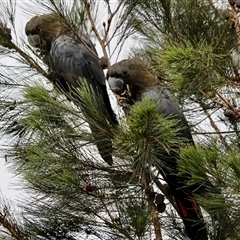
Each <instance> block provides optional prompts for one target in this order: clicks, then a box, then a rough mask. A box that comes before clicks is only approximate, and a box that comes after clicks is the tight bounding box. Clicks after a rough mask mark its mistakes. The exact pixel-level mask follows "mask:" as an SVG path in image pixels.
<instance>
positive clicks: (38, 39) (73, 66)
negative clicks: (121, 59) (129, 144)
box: [25, 13, 117, 165]
mask: <svg viewBox="0 0 240 240" xmlns="http://www.w3.org/2000/svg"><path fill="white" fill-rule="evenodd" d="M71 26H72V29H74V30H75V32H74V31H72V29H71V30H69V27H67V23H66V22H64V20H62V19H60V18H59V16H58V15H56V14H54V13H52V14H44V15H40V16H35V17H33V18H32V19H31V20H30V21H29V22H28V23H27V24H26V27H25V32H26V35H27V36H28V41H29V44H30V45H31V46H33V47H35V48H38V49H39V50H40V52H41V54H42V55H43V60H44V62H45V63H47V64H48V66H49V68H50V69H51V71H52V72H53V74H51V76H52V78H53V79H52V81H53V83H54V85H55V86H56V87H57V88H58V89H60V90H61V91H62V92H64V93H65V94H66V95H67V96H70V95H72V96H73V98H71V99H74V98H75V99H77V101H76V102H78V103H79V104H80V107H82V108H84V107H86V106H85V105H84V103H82V104H81V99H79V96H78V94H77V91H75V89H76V88H77V87H79V78H85V79H86V81H87V83H88V84H90V86H91V87H92V88H93V90H94V91H95V92H96V93H98V96H101V97H102V100H103V103H104V104H105V108H106V109H107V112H108V114H109V118H108V119H109V122H110V123H111V124H112V125H115V124H117V120H116V116H115V114H114V112H113V110H112V107H111V104H110V101H109V96H108V93H107V89H106V80H105V76H104V73H103V69H102V67H101V65H100V62H99V59H98V57H97V52H96V50H95V47H94V45H93V43H92V42H91V40H90V39H89V37H88V36H87V35H86V34H84V33H82V32H81V29H77V28H75V27H74V26H73V25H71ZM83 112H84V111H83ZM96 117H97V116H96ZM90 128H91V130H92V133H93V136H94V138H95V139H96V141H97V143H96V145H97V147H98V150H99V153H100V154H101V156H102V158H103V159H104V160H105V161H106V162H107V163H108V164H109V165H112V163H113V160H112V156H111V149H112V145H111V141H110V140H103V139H99V137H98V129H96V128H95V127H94V126H93V125H90Z"/></svg>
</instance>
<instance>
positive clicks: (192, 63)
mask: <svg viewBox="0 0 240 240" xmlns="http://www.w3.org/2000/svg"><path fill="white" fill-rule="evenodd" d="M214 52H215V49H214V48H213V47H212V46H210V45H209V44H206V43H201V42H199V44H198V46H196V47H194V46H193V45H192V44H191V43H190V42H189V43H186V42H185V44H170V45H166V46H165V47H164V49H163V50H162V51H158V52H156V53H155V57H156V58H159V61H160V62H161V63H162V66H163V68H164V69H166V71H167V73H168V75H169V76H170V77H171V79H173V80H172V81H171V82H170V84H171V87H172V89H176V90H177V91H178V92H179V95H180V97H182V98H184V99H186V98H189V97H190V96H192V95H199V94H200V95H201V94H202V93H201V91H203V92H205V93H211V92H214V89H218V88H221V87H223V86H224V85H225V84H226V83H227V78H228V77H229V73H230V72H232V71H231V70H230V69H229V66H231V63H232V62H231V58H230V55H229V54H220V53H214Z"/></svg>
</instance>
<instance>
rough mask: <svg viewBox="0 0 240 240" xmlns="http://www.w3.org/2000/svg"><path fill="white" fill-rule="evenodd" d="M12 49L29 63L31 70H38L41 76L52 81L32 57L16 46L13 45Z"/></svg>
mask: <svg viewBox="0 0 240 240" xmlns="http://www.w3.org/2000/svg"><path fill="white" fill-rule="evenodd" d="M12 48H13V49H14V50H15V51H16V52H17V53H18V54H19V55H20V56H21V57H23V58H24V59H25V60H26V61H27V62H28V63H29V65H30V67H31V68H34V69H36V70H37V71H38V72H39V73H40V74H42V75H43V76H44V77H46V78H47V79H48V80H50V78H49V75H48V74H47V73H46V71H44V70H43V69H42V68H41V67H40V66H39V65H38V64H37V62H36V61H35V60H34V59H33V58H32V57H30V56H29V55H28V54H27V53H25V52H24V51H23V50H22V49H20V48H19V47H18V46H16V45H15V44H13V45H12ZM50 81H51V80H50ZM51 82H52V81H51Z"/></svg>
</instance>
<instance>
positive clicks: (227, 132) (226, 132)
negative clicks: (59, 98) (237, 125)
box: [192, 130, 240, 135]
mask: <svg viewBox="0 0 240 240" xmlns="http://www.w3.org/2000/svg"><path fill="white" fill-rule="evenodd" d="M236 132H240V130H239V131H220V133H221V134H230V133H236ZM192 134H193V135H208V134H219V133H217V132H192Z"/></svg>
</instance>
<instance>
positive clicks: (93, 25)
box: [83, 0, 108, 59]
mask: <svg viewBox="0 0 240 240" xmlns="http://www.w3.org/2000/svg"><path fill="white" fill-rule="evenodd" d="M83 2H84V4H85V9H86V12H87V15H88V18H89V21H90V23H91V26H92V30H93V32H94V33H95V35H96V37H97V40H98V41H99V44H100V46H101V48H102V51H103V55H104V57H107V59H108V54H107V50H106V48H105V47H104V42H103V40H102V38H101V36H100V34H99V32H98V30H97V28H96V25H95V23H94V20H93V17H92V14H91V11H90V3H89V2H88V1H87V0H83Z"/></svg>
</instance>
